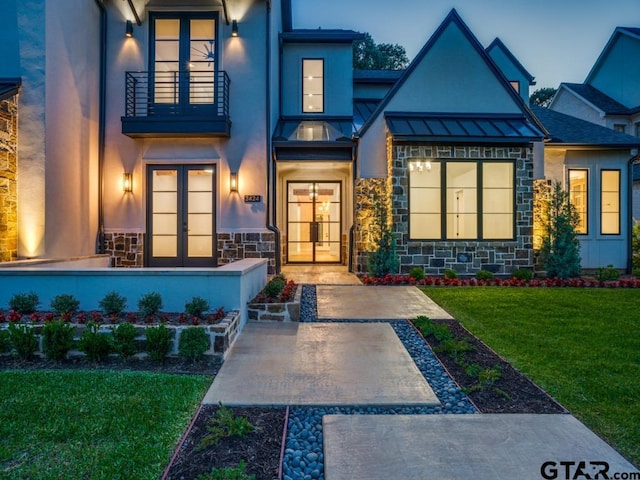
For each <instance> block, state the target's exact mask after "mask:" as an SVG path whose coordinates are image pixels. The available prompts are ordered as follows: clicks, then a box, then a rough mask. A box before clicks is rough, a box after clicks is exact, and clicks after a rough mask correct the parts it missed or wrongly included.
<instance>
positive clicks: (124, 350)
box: [113, 322, 137, 360]
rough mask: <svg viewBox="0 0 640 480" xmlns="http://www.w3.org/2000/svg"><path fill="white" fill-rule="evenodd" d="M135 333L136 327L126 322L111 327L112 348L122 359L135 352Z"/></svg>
mask: <svg viewBox="0 0 640 480" xmlns="http://www.w3.org/2000/svg"><path fill="white" fill-rule="evenodd" d="M136 335H137V332H136V327H134V326H133V325H132V324H130V323H128V322H126V323H121V324H119V325H118V326H117V327H116V328H114V329H113V349H114V350H115V351H116V352H117V353H118V355H120V357H122V359H123V360H127V359H128V358H129V357H132V356H133V355H135V354H136V352H137V348H136Z"/></svg>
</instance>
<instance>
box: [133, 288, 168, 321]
mask: <svg viewBox="0 0 640 480" xmlns="http://www.w3.org/2000/svg"><path fill="white" fill-rule="evenodd" d="M138 310H139V311H140V314H141V315H142V316H143V317H151V316H153V315H155V314H156V313H158V312H159V311H160V310H162V297H161V296H160V294H159V293H157V292H150V293H145V294H144V295H143V296H142V297H140V300H138Z"/></svg>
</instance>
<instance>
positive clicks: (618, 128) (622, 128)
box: [613, 123, 627, 133]
mask: <svg viewBox="0 0 640 480" xmlns="http://www.w3.org/2000/svg"><path fill="white" fill-rule="evenodd" d="M613 129H614V130H615V131H616V132H620V133H625V132H626V131H627V126H626V125H624V124H622V123H616V124H614V125H613Z"/></svg>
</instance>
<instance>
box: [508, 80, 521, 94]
mask: <svg viewBox="0 0 640 480" xmlns="http://www.w3.org/2000/svg"><path fill="white" fill-rule="evenodd" d="M509 83H510V84H511V86H512V87H513V89H514V90H515V91H516V93H520V82H519V81H518V80H509Z"/></svg>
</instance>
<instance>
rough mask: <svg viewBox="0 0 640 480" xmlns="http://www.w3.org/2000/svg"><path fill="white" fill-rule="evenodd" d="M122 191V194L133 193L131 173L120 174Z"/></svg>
mask: <svg viewBox="0 0 640 480" xmlns="http://www.w3.org/2000/svg"><path fill="white" fill-rule="evenodd" d="M122 191H123V192H124V193H132V192H133V175H132V174H131V172H124V173H123V174H122Z"/></svg>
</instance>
